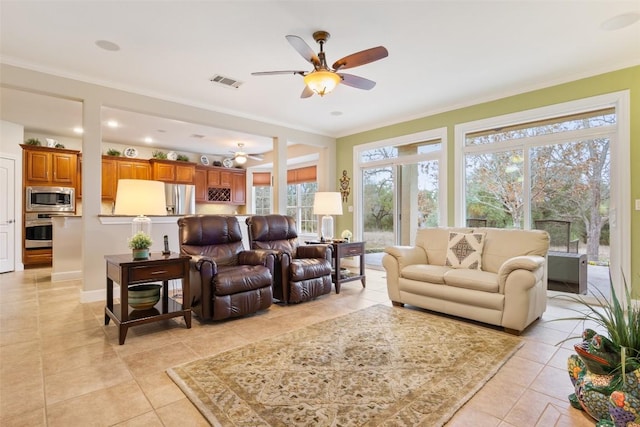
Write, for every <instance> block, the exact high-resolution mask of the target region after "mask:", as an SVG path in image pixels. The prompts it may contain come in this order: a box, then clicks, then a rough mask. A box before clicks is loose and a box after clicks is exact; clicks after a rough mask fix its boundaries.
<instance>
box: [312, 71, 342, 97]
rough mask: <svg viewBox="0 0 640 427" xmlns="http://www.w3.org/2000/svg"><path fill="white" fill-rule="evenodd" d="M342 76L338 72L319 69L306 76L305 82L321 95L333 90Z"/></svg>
mask: <svg viewBox="0 0 640 427" xmlns="http://www.w3.org/2000/svg"><path fill="white" fill-rule="evenodd" d="M340 80H341V77H340V76H339V75H338V74H337V73H333V72H331V71H327V70H318V71H314V72H312V73H309V74H307V75H306V76H304V84H306V85H307V86H308V87H309V89H311V90H312V91H314V92H315V93H317V94H318V95H320V96H324V95H326V94H327V93H329V92H331V91H332V90H333V89H335V87H336V86H337V85H338V83H340Z"/></svg>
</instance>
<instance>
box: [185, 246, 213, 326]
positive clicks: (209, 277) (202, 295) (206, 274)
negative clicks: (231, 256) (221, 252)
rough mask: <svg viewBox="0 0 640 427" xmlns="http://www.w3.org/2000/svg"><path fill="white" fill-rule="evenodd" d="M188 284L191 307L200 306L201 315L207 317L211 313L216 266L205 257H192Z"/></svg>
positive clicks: (210, 259)
mask: <svg viewBox="0 0 640 427" xmlns="http://www.w3.org/2000/svg"><path fill="white" fill-rule="evenodd" d="M189 265H190V267H189V283H190V293H191V307H197V306H201V307H200V309H199V310H198V311H199V312H200V314H201V315H203V316H207V314H206V313H210V312H211V299H212V297H213V286H212V285H211V284H212V283H213V278H214V277H215V275H216V274H218V264H216V262H215V261H214V260H213V259H212V258H209V257H207V256H197V255H193V256H192V257H191V260H190V261H189Z"/></svg>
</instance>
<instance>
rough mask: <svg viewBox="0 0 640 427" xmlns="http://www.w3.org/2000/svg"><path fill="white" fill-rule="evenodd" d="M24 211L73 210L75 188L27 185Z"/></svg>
mask: <svg viewBox="0 0 640 427" xmlns="http://www.w3.org/2000/svg"><path fill="white" fill-rule="evenodd" d="M25 200H26V204H25V206H26V207H25V210H26V212H75V210H76V190H75V189H74V188H71V187H27V195H26V198H25Z"/></svg>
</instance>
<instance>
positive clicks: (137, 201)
mask: <svg viewBox="0 0 640 427" xmlns="http://www.w3.org/2000/svg"><path fill="white" fill-rule="evenodd" d="M113 213H114V215H136V217H135V218H134V219H133V221H132V222H131V235H132V236H133V235H135V234H136V233H137V232H139V231H142V232H143V233H145V234H146V235H148V236H151V219H150V218H148V217H147V216H145V215H166V214H167V206H166V200H165V195H164V182H161V181H149V180H146V179H120V180H118V190H117V192H116V205H115V207H114V210H113Z"/></svg>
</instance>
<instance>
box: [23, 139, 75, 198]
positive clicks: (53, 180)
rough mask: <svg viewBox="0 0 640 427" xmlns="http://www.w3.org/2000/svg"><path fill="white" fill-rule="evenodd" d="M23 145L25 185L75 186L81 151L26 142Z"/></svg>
mask: <svg viewBox="0 0 640 427" xmlns="http://www.w3.org/2000/svg"><path fill="white" fill-rule="evenodd" d="M21 147H22V149H23V168H24V185H25V186H31V185H35V186H37V185H44V186H60V187H74V188H75V185H76V178H77V165H78V153H79V151H76V150H66V149H63V148H49V147H37V146H31V145H24V144H23V145H21Z"/></svg>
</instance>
